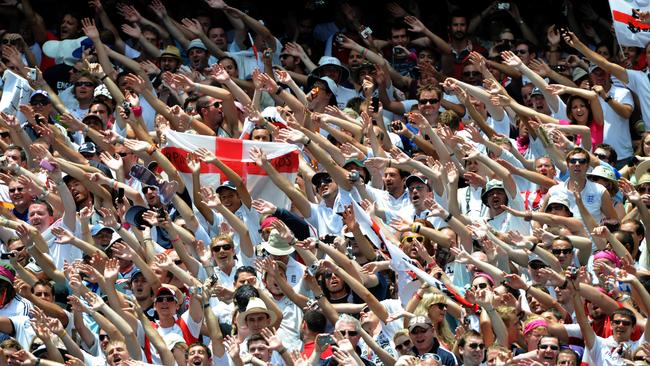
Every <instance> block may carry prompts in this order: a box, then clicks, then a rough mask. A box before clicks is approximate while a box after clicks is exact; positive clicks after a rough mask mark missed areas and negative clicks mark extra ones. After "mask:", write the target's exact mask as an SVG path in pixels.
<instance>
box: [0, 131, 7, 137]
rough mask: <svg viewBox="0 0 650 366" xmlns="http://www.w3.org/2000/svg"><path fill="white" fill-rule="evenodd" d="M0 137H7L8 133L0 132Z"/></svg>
mask: <svg viewBox="0 0 650 366" xmlns="http://www.w3.org/2000/svg"><path fill="white" fill-rule="evenodd" d="M0 137H2V138H7V137H9V132H0Z"/></svg>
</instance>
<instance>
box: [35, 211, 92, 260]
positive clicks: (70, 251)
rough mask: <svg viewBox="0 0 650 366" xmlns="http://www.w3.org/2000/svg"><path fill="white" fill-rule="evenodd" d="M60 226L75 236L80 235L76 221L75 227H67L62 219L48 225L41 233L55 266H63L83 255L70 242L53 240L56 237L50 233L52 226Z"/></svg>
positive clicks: (79, 227)
mask: <svg viewBox="0 0 650 366" xmlns="http://www.w3.org/2000/svg"><path fill="white" fill-rule="evenodd" d="M55 227H62V228H64V229H66V230H68V231H70V232H72V233H73V235H74V236H76V237H78V238H79V237H81V226H80V225H79V222H78V221H77V224H76V227H74V228H69V227H67V226H66V225H65V221H64V220H63V219H58V220H56V221H55V222H54V223H52V225H50V227H48V228H47V229H46V230H45V231H44V232H42V233H41V235H42V236H43V239H44V240H45V242H46V243H47V247H48V249H49V252H50V256H51V257H52V262H53V263H54V267H55V268H63V265H64V263H65V262H66V261H67V262H68V263H72V262H74V261H75V260H77V259H81V258H82V257H83V254H84V253H83V251H82V250H81V249H79V248H77V247H75V246H74V245H72V244H57V243H55V242H54V240H55V239H56V237H55V236H54V235H53V234H52V228H55Z"/></svg>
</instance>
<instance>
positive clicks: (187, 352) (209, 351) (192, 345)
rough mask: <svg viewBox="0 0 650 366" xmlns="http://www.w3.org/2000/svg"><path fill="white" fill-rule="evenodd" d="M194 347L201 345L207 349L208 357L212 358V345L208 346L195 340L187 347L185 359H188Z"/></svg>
mask: <svg viewBox="0 0 650 366" xmlns="http://www.w3.org/2000/svg"><path fill="white" fill-rule="evenodd" d="M192 347H201V348H203V350H204V351H205V354H206V355H208V358H212V351H211V350H210V347H208V346H206V345H205V344H203V343H201V342H194V343H192V344H190V345H189V347H187V349H186V350H185V359H187V358H188V357H189V356H190V348H192Z"/></svg>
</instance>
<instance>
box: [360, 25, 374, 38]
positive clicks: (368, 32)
mask: <svg viewBox="0 0 650 366" xmlns="http://www.w3.org/2000/svg"><path fill="white" fill-rule="evenodd" d="M359 34H360V35H361V37H363V39H368V37H370V36H371V35H372V29H370V27H365V28H363V30H362V31H361V32H359Z"/></svg>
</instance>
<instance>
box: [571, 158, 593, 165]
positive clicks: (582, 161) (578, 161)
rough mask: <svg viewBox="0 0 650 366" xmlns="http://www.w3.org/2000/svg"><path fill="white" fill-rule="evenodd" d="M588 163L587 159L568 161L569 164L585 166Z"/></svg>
mask: <svg viewBox="0 0 650 366" xmlns="http://www.w3.org/2000/svg"><path fill="white" fill-rule="evenodd" d="M588 161H589V160H587V158H581V159H579V158H571V159H569V164H580V165H584V164H587V162H588Z"/></svg>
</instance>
